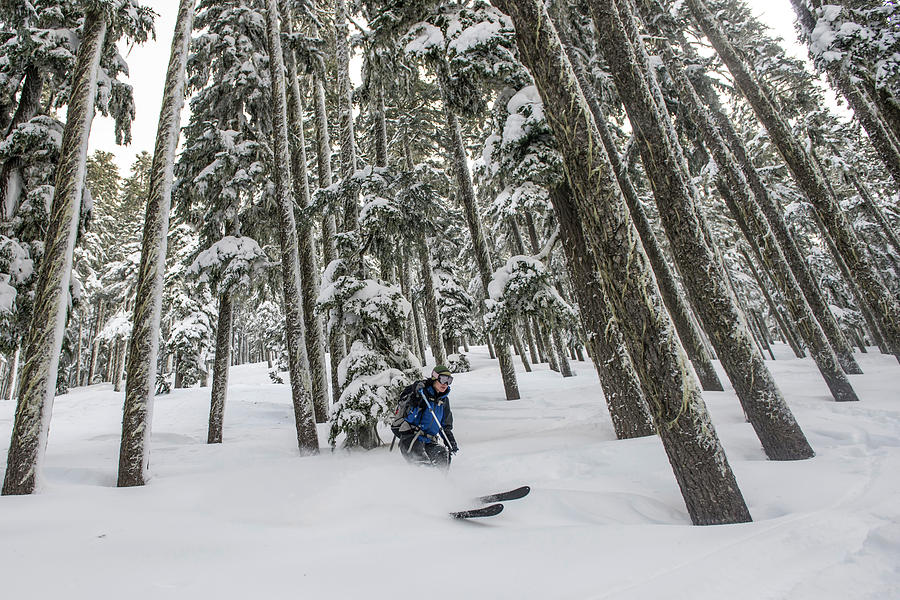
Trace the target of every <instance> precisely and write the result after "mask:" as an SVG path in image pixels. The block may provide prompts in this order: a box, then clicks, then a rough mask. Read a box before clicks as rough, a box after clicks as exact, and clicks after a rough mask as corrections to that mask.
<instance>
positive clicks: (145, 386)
mask: <svg viewBox="0 0 900 600" xmlns="http://www.w3.org/2000/svg"><path fill="white" fill-rule="evenodd" d="M193 22H194V0H181V2H180V4H179V7H178V20H177V21H176V24H175V33H174V36H173V37H172V50H171V53H170V57H169V68H168V71H167V73H166V83H165V93H164V96H163V103H162V108H161V109H160V112H159V125H158V127H157V131H156V147H155V149H154V151H153V163H152V166H151V171H150V189H149V194H148V198H147V211H146V214H145V217H144V238H143V242H142V246H141V264H140V267H139V269H138V279H137V287H136V291H135V304H134V323H133V326H132V331H131V349H130V351H129V354H128V364H127V367H126V368H127V371H128V377H127V379H126V381H125V406H124V415H123V417H122V439H121V442H120V445H119V475H118V485H119V487H126V486H135V485H144V480H145V478H146V472H147V462H148V458H149V452H150V427H151V415H152V412H153V395H154V393H155V391H156V368H157V365H156V358H157V356H156V355H157V352H158V351H159V324H160V312H161V310H162V294H163V280H164V277H165V271H166V244H167V240H166V236H167V235H168V232H169V210H170V208H171V205H172V179H173V177H174V165H175V148H176V147H177V146H178V136H179V132H180V129H179V128H180V123H181V109H182V107H183V106H184V86H185V81H184V73H185V65H186V64H187V55H188V47H189V45H190V40H191V30H192V29H193ZM98 310H99V309H98ZM93 361H94V355H93V354H92V355H91V362H92V363H93ZM91 370H93V368H92V369H91Z"/></svg>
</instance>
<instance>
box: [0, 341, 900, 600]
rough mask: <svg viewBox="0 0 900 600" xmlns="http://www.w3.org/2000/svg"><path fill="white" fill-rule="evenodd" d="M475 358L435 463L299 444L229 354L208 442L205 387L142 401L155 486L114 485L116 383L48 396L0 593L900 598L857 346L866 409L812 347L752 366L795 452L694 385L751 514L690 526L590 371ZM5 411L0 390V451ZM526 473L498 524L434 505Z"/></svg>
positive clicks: (892, 452) (267, 394)
mask: <svg viewBox="0 0 900 600" xmlns="http://www.w3.org/2000/svg"><path fill="white" fill-rule="evenodd" d="M469 356H470V359H471V360H472V363H473V369H474V370H473V372H471V373H465V374H460V375H458V376H457V377H456V380H455V381H454V384H453V391H452V395H451V398H452V401H453V409H454V417H455V423H456V427H455V428H454V431H455V433H456V437H457V439H458V440H459V442H460V446H461V452H460V453H459V454H458V455H457V457H456V459H455V460H454V462H453V468H452V469H451V471H450V473H449V474H446V475H445V474H443V473H439V472H434V471H432V470H429V469H425V468H415V467H410V466H407V465H406V464H404V462H403V460H402V459H401V457H400V455H399V452H398V451H397V450H396V449H395V451H394V452H393V453H389V452H388V450H387V446H385V447H383V448H381V449H378V450H374V451H372V452H354V453H348V452H346V451H342V450H337V451H335V452H333V453H332V452H331V451H330V450H329V449H328V448H327V447H326V448H323V451H322V454H321V455H319V456H317V457H307V458H301V457H300V456H299V453H298V450H297V443H296V437H295V430H294V422H293V415H292V412H291V400H290V398H291V396H290V388H289V386H287V385H276V384H272V383H271V382H270V380H269V377H268V376H267V373H266V369H265V365H245V366H240V367H235V368H234V369H233V371H232V374H231V377H230V386H229V396H228V403H227V407H226V414H225V430H224V440H225V441H224V443H223V444H221V445H216V446H209V445H207V444H206V443H205V440H206V426H207V418H208V410H209V389H208V388H195V389H187V390H174V391H173V392H172V394H170V395H167V396H158V397H157V398H156V403H155V410H154V423H153V435H152V449H151V454H150V470H151V477H152V479H151V480H150V482H149V483H148V485H147V486H145V487H143V488H130V489H117V488H115V482H116V465H117V457H118V446H119V436H120V428H121V419H122V415H121V411H122V401H123V396H122V394H120V393H115V392H113V391H111V387H110V386H109V385H97V386H91V387H88V388H77V389H74V390H73V391H72V392H71V393H69V394H67V395H64V396H60V397H58V398H57V399H56V402H55V405H54V415H53V421H52V425H51V432H50V438H49V446H48V449H47V455H46V460H45V462H44V478H43V481H44V485H43V489H42V491H41V493H39V494H36V495H32V496H25V497H2V498H0V540H2V543H0V589H2V595H3V597H4V598H17V599H25V598H40V599H51V598H60V597H65V598H71V599H74V600H78V599H81V598H85V599H87V598H91V599H103V598H121V597H127V598H129V599H134V598H191V599H204V598H214V597H215V598H222V599H227V598H325V597H328V598H336V599H343V598H351V597H353V598H366V599H379V598H385V599H387V598H391V599H394V598H398V597H400V598H411V597H419V598H436V599H437V598H448V599H454V600H462V599H464V598H466V599H481V598H485V599H492V600H493V599H504V598H517V599H522V598H526V599H531V598H541V599H586V598H615V599H638V598H642V599H658V598H666V599H667V600H676V599H684V600H703V599H715V600H720V599H722V598H728V599H729V600H739V599H744V598H746V599H747V600H751V599H752V600H763V599H776V598H785V599H788V598H789V599H791V600H806V599H810V600H813V599H815V600H829V599H835V600H838V599H839V600H849V599H854V600H861V599H867V598H868V599H878V600H886V599H887V600H889V599H894V598H900V524H898V515H900V500H898V496H900V398H898V396H900V394H898V392H897V390H898V387H900V365H898V363H897V361H896V360H895V359H894V358H893V357H890V356H884V355H881V354H878V353H877V352H870V353H868V354H857V358H858V360H859V361H860V363H861V365H862V367H863V369H864V370H865V374H864V375H852V376H850V379H851V382H852V383H853V385H854V386H855V387H856V390H857V392H858V393H859V396H860V398H861V399H862V401H861V402H858V403H846V404H838V403H835V402H833V401H831V400H830V399H829V396H828V392H827V388H826V386H825V384H824V382H823V381H822V380H821V378H820V377H819V376H818V373H817V372H816V370H815V366H814V365H813V363H812V361H811V360H809V359H806V360H797V359H794V358H792V357H790V355H789V350H788V349H786V348H785V347H778V348H777V350H776V356H777V357H778V360H776V361H766V362H767V364H768V365H769V366H770V368H771V369H772V371H773V373H774V374H775V377H776V380H777V381H778V383H779V385H780V386H781V388H782V390H783V391H784V392H785V396H786V397H787V399H788V402H789V404H790V406H791V408H792V409H793V410H794V411H795V415H796V416H797V419H798V421H799V423H800V425H801V426H802V427H803V429H804V431H805V432H806V434H807V436H808V437H809V439H810V442H811V443H812V445H813V447H814V448H815V450H816V452H817V456H816V458H814V459H812V460H807V461H801V462H788V463H776V462H770V461H767V460H766V459H765V457H764V455H763V452H762V450H761V449H760V447H759V443H758V442H757V440H756V439H755V437H754V434H753V431H752V429H751V427H750V425H748V424H747V423H745V422H744V419H743V416H742V414H741V411H740V408H739V407H738V405H737V401H736V400H735V398H734V394H733V392H731V391H730V390H728V391H725V392H718V393H704V398H705V399H706V401H707V403H708V405H709V408H710V410H711V412H712V415H713V420H714V422H715V425H716V428H717V430H718V433H719V435H720V437H721V438H722V441H723V444H724V446H725V450H726V452H727V453H728V458H729V461H730V462H731V465H732V467H733V469H734V471H735V474H736V476H737V479H738V483H739V484H740V486H741V489H742V491H743V493H744V497H745V498H746V500H747V503H748V505H749V507H750V511H751V514H752V515H753V518H754V519H755V522H753V523H750V524H743V525H732V526H719V527H693V526H691V525H690V521H689V519H688V516H687V513H686V511H685V508H684V504H683V502H682V499H681V495H680V493H679V491H678V489H677V486H676V484H675V480H674V477H673V475H672V471H671V469H670V467H669V465H668V462H667V460H666V456H665V454H664V452H663V450H662V447H661V445H660V444H659V441H658V440H657V439H655V438H646V439H639V440H628V441H617V440H615V437H614V434H613V430H612V425H611V424H610V422H609V416H608V414H607V410H606V407H605V404H604V402H603V400H602V397H601V393H600V388H599V384H598V380H597V376H596V374H595V372H594V371H593V368H592V367H591V366H590V365H589V363H583V362H575V363H573V367H574V368H575V369H576V371H577V373H578V376H577V377H574V378H571V379H563V378H562V377H560V376H559V375H557V374H556V373H553V372H551V371H548V370H547V367H546V365H537V366H536V367H535V372H533V373H524V372H521V371H520V372H519V373H518V375H519V385H520V389H521V390H522V395H523V399H522V400H518V401H513V402H507V401H504V400H503V399H502V398H503V397H504V394H503V387H502V383H501V381H500V377H499V371H498V368H497V367H496V363H495V362H492V361H490V360H489V359H488V357H487V356H486V352H485V349H484V348H475V349H473V353H472V354H470V355H469ZM720 375H721V376H722V380H723V381H727V379H726V378H725V377H724V374H721V373H720ZM14 409H15V407H14V403H12V402H0V456H3V457H5V456H6V451H7V448H8V443H9V437H10V432H11V428H12V419H13V413H14ZM384 437H385V439H387V438H388V437H389V434H388V435H385V436H384ZM319 439H320V440H321V441H322V443H323V444H324V443H325V440H326V439H327V426H325V425H322V426H320V428H319ZM2 468H3V469H5V461H3V466H2ZM521 484H530V485H531V486H532V488H533V491H532V493H531V495H530V496H529V497H528V498H525V499H523V500H519V501H513V502H509V503H507V505H506V510H505V511H504V512H503V513H502V514H501V515H500V516H498V517H494V518H492V519H489V520H483V521H477V522H476V521H471V522H457V521H453V520H451V519H449V518H447V516H446V513H447V511H448V510H452V509H461V508H468V507H470V506H471V505H472V502H471V500H470V498H471V497H472V496H475V495H479V494H483V493H487V492H493V491H498V490H501V489H508V488H511V487H516V486H518V485H521Z"/></svg>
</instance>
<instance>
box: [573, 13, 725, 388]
mask: <svg viewBox="0 0 900 600" xmlns="http://www.w3.org/2000/svg"><path fill="white" fill-rule="evenodd" d="M562 30H563V31H566V30H565V28H562ZM566 39H567V38H566V37H563V40H564V41H565V40H566ZM565 47H566V51H567V53H568V56H569V58H570V60H571V62H572V66H573V68H574V69H575V74H576V76H577V77H578V81H579V83H580V85H581V88H582V90H583V91H584V94H585V98H586V99H587V101H588V105H589V106H590V108H591V112H592V114H593V115H594V121H595V123H596V125H597V128H598V130H599V133H600V137H601V139H602V140H603V146H604V148H605V149H606V153H607V155H608V156H609V159H610V161H611V163H612V167H613V170H614V171H615V174H616V179H617V181H618V182H619V186H620V187H621V188H622V193H623V194H624V196H625V201H626V202H627V203H628V210H629V211H630V213H631V219H632V220H633V221H634V224H635V227H637V231H638V233H639V235H640V237H641V243H642V244H643V246H644V251H645V252H646V253H647V256H648V258H649V259H650V264H651V265H652V267H653V273H654V274H655V275H656V282H657V284H658V285H659V291H660V293H661V294H662V298H663V302H664V303H665V305H666V309H667V310H668V311H669V315H671V317H672V321H673V323H674V324H675V330H676V331H677V332H678V338H679V340H680V341H681V344H682V346H683V347H684V349H685V351H686V352H687V355H688V357H689V358H690V361H691V364H692V365H693V366H694V371H695V372H696V374H697V378H698V379H699V380H700V385H701V386H702V387H703V389H704V390H707V391H719V392H720V391H722V390H723V389H724V388H723V387H722V382H721V381H719V376H718V374H716V369H715V367H714V366H713V362H712V357H711V356H710V354H709V352H707V350H706V346H705V345H704V344H703V338H702V336H701V334H700V332H699V331H698V330H697V328H696V327H695V326H694V323H693V321H692V320H691V316H690V308H689V307H688V305H687V302H686V301H685V299H684V297H683V296H682V294H681V292H680V291H679V290H678V284H677V283H676V282H675V276H674V274H673V273H672V269H671V268H670V267H669V263H668V262H667V260H666V258H665V255H664V254H663V250H662V248H661V247H660V245H659V241H658V240H657V239H656V234H655V233H654V232H653V228H652V227H651V225H650V220H649V219H648V218H647V215H646V213H645V212H644V208H643V206H641V201H640V198H639V197H638V194H637V191H636V190H635V189H634V185H633V184H632V182H631V178H630V177H629V175H628V168H627V166H626V165H625V164H623V162H622V160H621V158H620V157H619V150H618V148H617V147H616V143H615V140H614V139H613V136H612V133H611V132H610V130H609V125H608V124H607V120H606V114H605V111H604V110H603V107H602V106H601V105H600V103H599V102H598V100H597V97H596V94H595V93H594V90H593V89H592V87H591V86H590V84H589V83H588V81H587V77H586V75H585V72H584V67H583V65H582V64H581V60H580V58H579V57H578V55H577V54H576V53H575V52H574V51H573V49H572V47H571V45H569V44H568V43H567V44H566V45H565Z"/></svg>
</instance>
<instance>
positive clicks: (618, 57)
mask: <svg viewBox="0 0 900 600" xmlns="http://www.w3.org/2000/svg"><path fill="white" fill-rule="evenodd" d="M589 4H590V7H591V12H592V14H593V15H594V22H595V23H596V25H597V29H598V31H599V32H600V40H599V42H600V47H601V49H602V52H603V53H604V55H605V57H606V60H607V63H608V64H609V66H610V70H611V71H612V75H613V79H614V81H615V84H616V89H617V90H618V92H619V96H620V97H621V99H622V101H623V103H624V104H625V109H626V112H627V114H628V119H629V121H630V122H631V125H632V127H633V128H634V130H635V134H636V136H637V139H638V144H639V150H640V152H641V158H642V162H643V163H644V169H645V171H646V173H647V176H648V178H649V179H650V182H651V186H652V188H653V195H654V198H655V199H656V204H657V206H658V207H659V214H660V220H661V221H662V223H663V227H664V228H665V230H666V234H667V237H668V238H669V242H670V244H671V246H672V253H673V255H674V257H675V261H676V263H677V264H678V267H679V271H680V272H681V274H682V276H683V277H684V281H685V287H686V288H687V290H688V293H689V294H690V296H691V298H692V299H693V302H692V304H693V305H694V307H695V309H696V310H697V314H698V317H699V318H700V321H701V322H702V323H703V326H704V329H705V330H706V332H707V334H708V335H709V337H710V340H711V341H712V343H713V346H714V347H715V348H716V353H717V354H718V356H719V360H720V361H721V363H722V366H723V367H724V369H725V372H726V373H727V374H728V377H729V379H730V380H731V383H732V385H733V386H734V389H735V392H736V393H737V396H738V399H739V400H740V402H741V405H742V407H743V408H744V412H745V413H746V414H747V417H748V419H749V421H750V423H751V424H752V425H753V428H754V430H755V431H756V435H757V436H758V437H759V439H760V442H762V446H763V449H764V450H765V452H766V456H768V457H769V458H770V459H772V460H799V459H804V458H810V457H812V456H813V455H814V452H813V450H812V448H811V447H810V446H809V443H808V442H807V440H806V437H805V436H804V434H803V432H802V431H801V429H800V427H799V425H798V424H797V422H796V420H795V419H794V416H793V414H792V413H791V410H790V408H789V407H788V406H787V403H786V402H785V400H784V397H783V396H782V394H781V391H780V390H779V389H778V386H777V385H776V384H775V380H774V379H773V378H772V375H771V373H769V370H768V369H767V368H766V366H765V362H764V361H763V357H762V356H761V355H760V353H759V352H758V351H757V349H756V348H754V347H753V343H752V341H751V339H750V337H749V332H748V330H747V326H746V324H745V322H744V320H743V318H742V317H741V315H740V313H739V311H738V308H737V306H735V304H734V301H733V300H732V296H731V294H730V293H729V290H728V283H727V281H726V275H725V273H724V271H723V269H722V267H721V265H720V263H719V260H718V259H717V257H716V255H715V253H714V251H713V249H712V248H710V247H709V246H708V245H707V243H706V239H705V238H706V236H705V235H704V233H703V231H704V229H705V228H706V227H705V224H704V223H703V221H702V216H701V215H700V214H699V211H698V209H697V206H696V204H695V201H694V199H693V198H692V194H691V191H690V189H689V186H688V183H687V182H686V181H685V180H684V179H683V172H682V169H681V164H680V160H679V153H678V152H676V151H675V150H674V149H673V148H672V147H671V143H672V141H671V139H672V137H673V136H672V133H671V132H669V130H670V129H671V126H670V125H667V124H666V122H665V121H666V120H665V119H664V118H663V115H662V111H663V110H665V108H664V107H662V106H659V105H657V103H656V101H655V100H654V97H653V94H652V93H651V91H650V85H652V84H651V83H648V81H647V79H650V78H651V77H653V74H652V72H648V71H647V69H646V65H648V63H649V59H648V58H647V57H646V52H645V51H644V49H643V47H642V46H640V45H639V42H640V40H637V42H638V44H636V45H635V47H632V45H631V41H630V40H629V39H628V36H627V34H626V32H625V26H624V24H623V22H622V21H623V19H629V20H631V19H632V18H633V17H632V15H631V14H630V13H629V12H627V11H626V10H624V9H625V4H622V7H623V13H622V16H621V18H620V15H619V11H618V10H617V9H616V6H615V5H614V4H613V2H612V0H591V2H590V3H589Z"/></svg>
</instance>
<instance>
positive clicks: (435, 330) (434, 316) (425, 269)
mask: <svg viewBox="0 0 900 600" xmlns="http://www.w3.org/2000/svg"><path fill="white" fill-rule="evenodd" d="M416 249H417V251H418V253H419V276H420V277H421V278H422V287H423V288H424V294H425V323H426V325H427V331H428V343H429V344H430V345H431V354H432V356H434V364H435V365H446V364H447V353H446V352H445V351H444V341H443V339H442V338H441V315H440V311H439V309H438V303H437V294H436V293H435V290H434V278H433V275H432V272H431V256H430V254H429V252H428V242H427V241H426V240H425V236H424V235H422V236H421V237H420V239H419V240H418V243H417V244H416Z"/></svg>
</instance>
